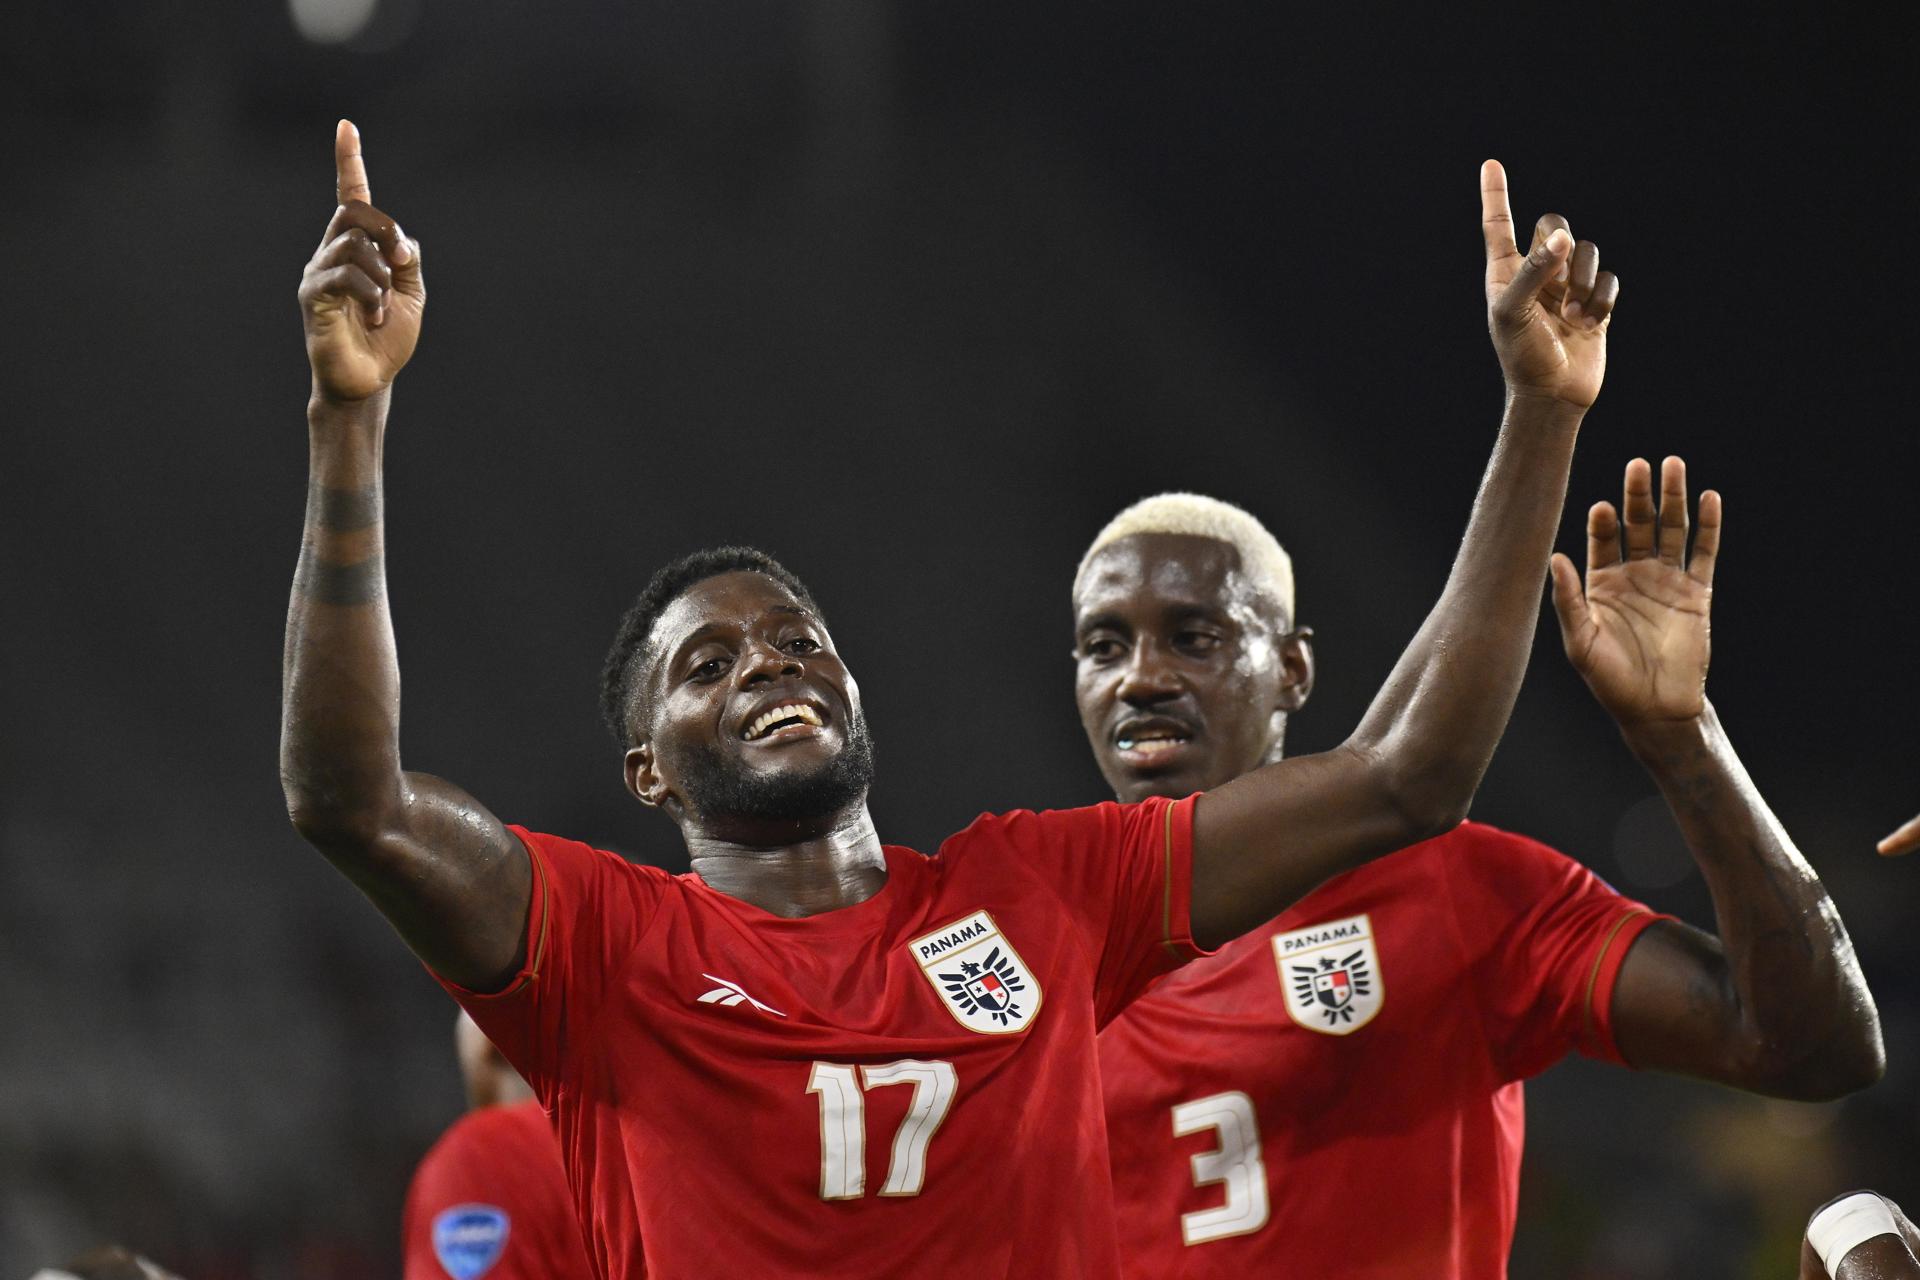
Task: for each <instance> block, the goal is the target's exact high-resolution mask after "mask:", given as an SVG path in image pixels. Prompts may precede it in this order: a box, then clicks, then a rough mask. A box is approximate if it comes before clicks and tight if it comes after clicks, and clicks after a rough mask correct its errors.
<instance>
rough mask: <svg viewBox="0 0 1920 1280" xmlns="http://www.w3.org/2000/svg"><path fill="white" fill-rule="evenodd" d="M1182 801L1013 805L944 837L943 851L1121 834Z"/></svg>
mask: <svg viewBox="0 0 1920 1280" xmlns="http://www.w3.org/2000/svg"><path fill="white" fill-rule="evenodd" d="M1181 803H1183V802H1182V801H1176V800H1162V799H1158V798H1155V799H1152V800H1144V801H1141V802H1140V803H1139V804H1120V803H1119V802H1117V801H1114V800H1104V801H1101V802H1100V803H1099V804H1090V805H1083V806H1081V807H1079V808H1075V809H1041V810H1034V809H1010V810H1008V811H1006V812H1005V813H983V814H981V815H980V816H979V817H977V818H975V819H974V820H973V821H972V822H971V823H969V824H967V826H966V828H965V829H963V830H961V831H959V832H956V833H955V834H953V835H951V836H948V837H947V838H946V840H944V841H943V842H941V845H940V854H941V856H943V857H945V856H948V855H950V854H953V853H956V852H962V853H964V852H965V851H967V850H970V849H976V848H982V847H991V846H999V847H1003V848H1004V847H1006V846H1009V845H1011V846H1016V847H1019V846H1039V845H1049V844H1060V843H1065V842H1072V841H1077V840H1088V839H1100V838H1102V837H1112V836H1118V835H1120V834H1122V833H1124V832H1125V831H1127V830H1128V829H1130V828H1134V827H1137V826H1138V825H1139V824H1141V823H1151V822H1155V821H1160V820H1162V819H1163V818H1164V817H1165V816H1166V815H1167V814H1168V813H1171V812H1172V811H1173V810H1174V809H1175V808H1177V807H1178V806H1179V805H1180V804H1181Z"/></svg>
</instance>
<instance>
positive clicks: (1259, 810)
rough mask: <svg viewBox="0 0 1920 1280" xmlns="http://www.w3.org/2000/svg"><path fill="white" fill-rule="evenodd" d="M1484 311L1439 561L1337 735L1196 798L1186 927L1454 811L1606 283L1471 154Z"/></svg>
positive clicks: (1518, 617)
mask: <svg viewBox="0 0 1920 1280" xmlns="http://www.w3.org/2000/svg"><path fill="white" fill-rule="evenodd" d="M1480 197H1481V226H1482V231H1483V233H1484V238H1485V241H1486V252H1487V271H1486V295H1487V320H1488V326H1489V328H1490V330H1491V332H1492V335H1493V344H1494V349H1495V350H1496V351H1497V352H1498V353H1499V356H1500V364H1501V368H1502V369H1503V370H1504V371H1505V373H1506V380H1507V396H1506V412H1505V414H1504V416H1503V417H1502V419H1501V422H1500V433H1499V436H1498V438H1497V440H1496V441H1495V443H1494V449H1493V460H1492V462H1491V463H1490V464H1489V465H1488V467H1487V472H1486V476H1485V478H1484V479H1483V480H1482V481H1481V485H1480V494H1479V497H1478V498H1477V499H1476V500H1475V502H1474V506H1473V514H1472V516H1471V518H1470V519H1469V521H1468V524H1467V533H1466V538H1465V539H1464V541H1462V543H1461V544H1460V550H1459V553H1458V554H1457V556H1456V557H1455V559H1454V563H1453V572H1452V573H1451V574H1450V575H1449V576H1448V578H1447V584H1446V587H1445V589H1444V590H1443V591H1442V592H1441V594H1440V600H1439V602H1438V603H1437V604H1435V605H1434V607H1433V611H1432V612H1431V613H1430V614H1428V615H1427V620H1426V622H1425V624H1424V625H1423V626H1422V627H1421V628H1420V631H1419V633H1418V634H1416V635H1415V636H1414V638H1413V643H1412V644H1410V645H1409V646H1408V647H1407V650H1406V652H1405V653H1404V654H1403V655H1402V656H1401V658H1400V661H1399V663H1398V664H1397V665H1396V666H1395V667H1394V669H1393V672H1392V674H1391V675H1389V676H1388V678H1387V682H1386V684H1385V685H1384V686H1383V687H1382V688H1381V690H1380V692H1379V693H1378V694H1377V695H1375V697H1374V700H1373V704H1372V706H1370V707H1369V708H1368V710H1367V713H1366V716H1365V717H1364V718H1363V719H1362V720H1361V722H1360V725H1359V727H1358V728H1357V729H1355V730H1354V732H1353V735H1352V736H1351V737H1349V738H1348V739H1347V741H1346V742H1345V743H1343V744H1342V745H1341V746H1339V747H1338V748H1336V749H1334V750H1333V751H1329V752H1326V753H1324V754H1322V755H1317V756H1303V757H1300V758H1298V759H1294V760H1287V761H1283V762H1280V763H1277V764H1271V765H1268V766H1266V767H1265V768H1262V769H1258V770H1255V771H1254V772H1252V773H1249V774H1246V775H1244V776H1243V777H1240V778H1237V779H1235V780H1234V781H1233V782H1230V783H1228V784H1227V785H1226V786H1224V787H1221V788H1219V789H1218V790H1216V791H1212V792H1209V793H1208V794H1207V795H1206V796H1205V797H1203V798H1202V799H1201V801H1200V803H1199V806H1198V808H1197V809H1196V811H1195V817H1194V869H1193V929H1194V936H1195V937H1196V938H1197V939H1198V940H1199V941H1201V942H1202V943H1207V944H1212V943H1218V942H1220V941H1222V940H1224V939H1227V938H1231V937H1234V936H1236V935H1237V934H1240V933H1243V932H1245V931H1246V930H1247V929H1250V928H1252V927H1253V926H1255V925H1256V924H1259V923H1260V922H1262V921H1264V920H1267V919H1270V918H1271V917H1272V916H1274V915H1275V914H1277V913H1278V912H1279V911H1280V910H1281V909H1282V908H1284V907H1286V906H1287V905H1288V904H1290V903H1292V902H1294V901H1295V900H1297V899H1298V898H1300V897H1301V896H1302V895H1304V894H1305V893H1306V892H1307V891H1308V890H1310V889H1312V888H1313V887H1314V886H1315V885H1316V884H1319V883H1320V882H1321V881H1322V880H1325V879H1326V878H1327V877H1329V876H1331V875H1334V874H1337V873H1338V872H1341V871H1345V870H1347V869H1349V868H1351V867H1354V866H1357V865H1359V864H1360V863H1362V862H1364V861H1366V860H1368V859H1370V858H1375V857H1378V856H1380V855H1382V854H1386V853H1391V852H1392V851H1394V850H1395V849H1399V848H1402V847H1404V846H1406V845H1408V844H1412V843H1414V842H1415V841H1418V840H1421V839H1424V838H1426V837H1429V836H1433V835H1437V834H1439V833H1440V832H1443V831H1446V830H1448V829H1450V828H1452V827H1453V826H1454V825H1456V824H1457V823H1458V822H1459V821H1460V820H1461V819H1462V818H1463V817H1464V816H1465V815H1466V811H1467V805H1468V803H1469V802H1470V801H1471V800H1472V798H1473V793H1474V789H1475V788H1476V787H1478V786H1479V783H1480V776H1481V774H1482V773H1484V772H1485V771H1486V767H1487V761H1488V760H1489V759H1490V758H1491V756H1492V755H1493V748H1494V745H1495V744H1496V743H1497V742H1498V741H1499V740H1500V734H1501V732H1502V731H1503V730H1504V729H1505V728H1506V723H1507V716H1508V714H1509V713H1510V712H1511V711H1512V709H1513V700H1514V697H1515V695H1516V694H1517V693H1518V691H1519V688H1520V677H1521V676H1522V674H1523V673H1524V672H1525V671H1526V666H1527V653H1528V650H1529V648H1530V647H1531V645H1532V643H1533V629H1534V623H1535V621H1536V619H1537V617H1538V614H1539V611H1540V583H1541V578H1542V574H1543V572H1544V570H1545V568H1546V564H1547V554H1548V552H1549V551H1550V550H1551V548H1552V545H1553V534H1554V529H1555V527H1556V526H1557V524H1558V522H1559V516H1560V509H1561V505H1562V503H1563V502H1564V501H1565V497H1566V489H1567V470H1568V467H1569V465H1570V464H1571V461H1572V458H1573V444H1574V437H1575V435H1576V434H1577V433H1578V430H1579V427H1580V421H1581V419H1582V418H1583V417H1584V416H1585V414H1586V411H1587V408H1588V406H1590V405H1591V404H1592V403H1593V400H1594V397H1595V396H1597V395H1598V394H1599V392H1600V383H1601V379H1602V377H1603V375H1604V373H1605V369H1606V331H1607V326H1608V322H1609V320H1610V318H1611V316H1612V312H1613V304H1614V300H1615V298H1616V296H1617V294H1618V291H1619V285H1618V282H1617V281H1616V280H1615V279H1614V277H1613V275H1612V274H1611V273H1610V272H1602V271H1601V270H1600V269H1599V251H1598V250H1597V249H1595V248H1594V246H1593V245H1592V244H1591V243H1589V242H1587V241H1584V240H1583V241H1580V242H1579V244H1578V246H1577V247H1576V245H1575V243H1574V240H1573V237H1572V235H1571V233H1570V232H1569V231H1568V229H1567V226H1566V222H1565V220H1564V219H1560V218H1557V217H1549V218H1546V219H1542V221H1541V223H1540V227H1539V230H1538V234H1537V235H1536V237H1535V242H1534V245H1533V248H1532V250H1531V252H1529V253H1527V254H1525V255H1523V254H1521V253H1520V251H1519V247H1518V246H1517V244H1516V243H1515V241H1514V238H1513V219H1512V215H1511V214H1510V213H1509V212H1508V207H1507V180H1506V172H1505V171H1504V170H1503V169H1502V168H1501V167H1500V165H1499V163H1498V162H1497V161H1492V160H1489V161H1487V163H1486V164H1485V165H1483V166H1482V167H1481V171H1480Z"/></svg>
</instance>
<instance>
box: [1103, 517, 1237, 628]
mask: <svg viewBox="0 0 1920 1280" xmlns="http://www.w3.org/2000/svg"><path fill="white" fill-rule="evenodd" d="M1073 605H1074V616H1075V617H1076V618H1081V619H1084V618H1088V617H1091V616H1093V615H1094V614H1102V613H1123V614H1141V613H1165V612H1168V611H1187V612H1191V611H1196V610H1197V611H1219V612H1223V613H1239V612H1243V611H1245V610H1247V609H1253V610H1254V612H1255V613H1256V614H1257V615H1260V616H1265V615H1267V614H1270V613H1272V612H1273V611H1274V610H1273V605H1272V602H1271V601H1268V600H1266V599H1265V598H1264V597H1261V596H1259V595H1258V593H1256V592H1255V591H1254V590H1253V587H1252V585H1251V584H1250V583H1249V582H1248V581H1247V576H1246V575H1245V574H1244V573H1242V572H1240V552H1239V551H1238V550H1237V549H1236V548H1235V547H1234V546H1233V544H1232V543H1229V542H1222V541H1220V540H1219V539H1218V538H1205V537H1200V536H1197V535H1194V534H1186V533H1136V534H1131V535H1129V536H1127V537H1125V538H1117V539H1115V540H1114V541H1112V542H1109V543H1108V544H1107V545H1106V546H1104V547H1102V548H1100V550H1098V551H1096V552H1094V554H1093V559H1091V560H1089V561H1088V562H1087V571H1086V573H1085V574H1083V575H1082V576H1081V579H1080V589H1079V590H1078V591H1077V592H1076V593H1075V595H1074V600H1073Z"/></svg>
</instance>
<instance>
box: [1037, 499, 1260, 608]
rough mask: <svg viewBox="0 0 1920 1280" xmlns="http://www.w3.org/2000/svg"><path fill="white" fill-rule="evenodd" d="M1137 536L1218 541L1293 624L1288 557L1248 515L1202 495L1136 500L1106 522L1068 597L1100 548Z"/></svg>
mask: <svg viewBox="0 0 1920 1280" xmlns="http://www.w3.org/2000/svg"><path fill="white" fill-rule="evenodd" d="M1138 533H1175V534H1185V535H1188V536H1190V537H1195V538H1212V539H1214V540H1215V541H1218V542H1224V543H1226V544H1227V545H1228V546H1230V547H1232V548H1233V549H1234V550H1235V551H1238V552H1239V553H1240V572H1242V573H1244V574H1246V575H1247V580H1248V581H1249V582H1250V583H1251V584H1252V585H1253V588H1254V589H1255V590H1256V591H1259V592H1261V593H1262V594H1263V595H1266V596H1268V597H1270V598H1271V599H1272V600H1273V601H1274V602H1275V603H1276V604H1278V605H1279V606H1280V608H1281V609H1282V610H1284V611H1285V613H1286V615H1287V620H1288V622H1289V623H1291V621H1292V619H1293V557H1292V556H1289V555H1288V554H1287V549H1286V548H1285V547H1283V546H1281V545H1280V540H1279V539H1278V538H1276V537H1274V536H1273V534H1271V533H1269V532H1268V531H1267V526H1265V525H1264V524H1261V523H1260V521H1259V520H1258V519H1257V518H1256V517H1255V516H1254V515H1253V514H1252V513H1251V512H1249V511H1245V510H1242V509H1241V508H1239V507H1236V506H1234V505H1233V504H1232V503H1231V502H1222V501H1220V499H1218V498H1209V497H1208V496H1207V495H1205V494H1204V493H1157V494H1155V495H1154V496H1153V497H1151V498H1142V499H1140V501H1138V502H1136V503H1134V504H1133V505H1132V506H1130V507H1128V508H1127V509H1126V510H1124V511H1122V512H1121V513H1120V514H1119V515H1117V516H1115V517H1114V518H1113V519H1111V520H1109V521H1107V527H1106V528H1104V529H1102V530H1101V531H1100V533H1099V535H1098V536H1097V537H1095V538H1094V540H1093V545H1092V546H1090V547H1088V548H1087V554H1086V555H1084V556H1081V557H1080V569H1079V571H1078V572H1077V573H1075V574H1074V575H1073V594H1074V595H1075V596H1076V597H1077V596H1078V595H1079V594H1080V582H1081V579H1083V578H1085V577H1086V576H1087V566H1088V565H1089V564H1091V563H1092V562H1093V557H1094V554H1095V553H1096V552H1098V551H1099V550H1100V548H1102V547H1104V546H1106V545H1107V544H1108V543H1110V542H1118V541H1119V540H1120V539H1122V538H1130V537H1132V536H1133V535H1135V534H1138Z"/></svg>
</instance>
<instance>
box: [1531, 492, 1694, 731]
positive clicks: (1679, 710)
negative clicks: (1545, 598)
mask: <svg viewBox="0 0 1920 1280" xmlns="http://www.w3.org/2000/svg"><path fill="white" fill-rule="evenodd" d="M1621 507H1622V510H1623V511H1624V512H1625V516H1626V520H1625V534H1626V539H1625V541H1626V547H1625V554H1624V556H1623V555H1622V550H1621V532H1622V525H1621V520H1620V518H1619V517H1618V516H1617V515H1616V514H1615V513H1614V509H1613V504H1612V503H1610V502H1598V503H1595V504H1594V506H1593V509H1592V510H1591V511H1589V512H1587V581H1586V589H1585V591H1582V590H1581V585H1580V576H1579V575H1578V574H1577V573H1575V572H1574V569H1573V561H1571V560H1569V559H1568V558H1567V557H1566V556H1564V555H1561V554H1559V553H1557V552H1556V553H1555V554H1554V556H1553V607H1554V611H1555V612H1556V613H1558V614H1559V615H1560V638H1561V639H1562V640H1563V641H1564V642H1565V643H1566V647H1567V657H1568V659H1569V660H1570V661H1571V662H1572V663H1573V665H1574V669H1575V670H1577V671H1578V672H1579V673H1580V674H1581V676H1582V677H1584V678H1585V680H1586V682H1587V687H1588V688H1590V689H1592V690H1593V696H1594V697H1596V698H1598V699H1599V700H1600V705H1602V706H1604V707H1605V708H1606V709H1607V710H1608V711H1609V712H1611V713H1612V714H1613V718H1614V719H1615V720H1617V721H1619V722H1620V724H1621V725H1622V727H1627V726H1631V725H1634V724H1637V723H1646V722H1651V721H1661V720H1687V719H1691V718H1692V717H1694V716H1697V715H1699V714H1700V713H1701V711H1702V710H1704V709H1705V706H1706V683H1707V658H1708V652H1709V646H1708V627H1707V622H1708V605H1709V603H1710V602H1711V600H1712V598H1713V563H1714V558H1715V556H1716V555H1717V554H1718V553H1719V550H1720V495H1719V494H1717V493H1714V492H1713V491H1712V490H1708V491H1707V492H1706V493H1703V494H1701V495H1700V531H1699V533H1698V534H1697V535H1695V537H1694V541H1693V556H1692V558H1691V559H1689V558H1688V556H1687V468H1686V464H1685V463H1683V462H1681V461H1680V459H1678V458H1668V459H1667V460H1666V461H1665V462H1664V463H1662V464H1661V466H1660V505H1659V509H1658V511H1657V512H1656V510H1655V508H1654V501H1653V469H1652V468H1651V467H1649V466H1648V465H1647V463H1646V460H1645V459H1642V458H1635V459H1634V460H1633V461H1632V462H1629V463H1628V464H1627V476H1626V494H1625V500H1624V501H1623V502H1622V504H1621Z"/></svg>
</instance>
